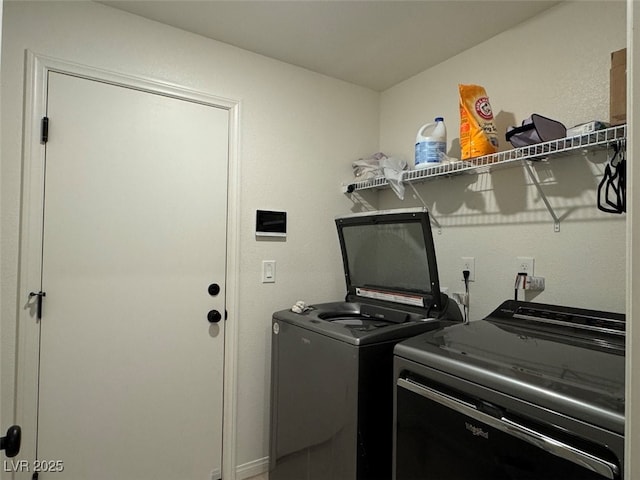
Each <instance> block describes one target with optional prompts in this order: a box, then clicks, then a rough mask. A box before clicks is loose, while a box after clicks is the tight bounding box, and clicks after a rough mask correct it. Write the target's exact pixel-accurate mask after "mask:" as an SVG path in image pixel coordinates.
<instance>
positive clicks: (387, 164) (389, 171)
mask: <svg viewBox="0 0 640 480" xmlns="http://www.w3.org/2000/svg"><path fill="white" fill-rule="evenodd" d="M380 166H382V174H383V175H384V178H386V179H387V182H388V183H389V186H390V187H391V189H392V190H393V191H394V192H395V194H396V195H397V196H398V198H399V199H400V200H404V183H402V171H403V170H406V169H407V162H405V161H404V160H400V159H399V158H395V157H387V158H383V159H382V160H380Z"/></svg>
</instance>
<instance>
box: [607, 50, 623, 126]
mask: <svg viewBox="0 0 640 480" xmlns="http://www.w3.org/2000/svg"><path fill="white" fill-rule="evenodd" d="M609 121H610V122H611V125H619V124H621V123H625V122H626V121H627V49H626V48H623V49H622V50H618V51H617V52H612V53H611V70H610V72H609Z"/></svg>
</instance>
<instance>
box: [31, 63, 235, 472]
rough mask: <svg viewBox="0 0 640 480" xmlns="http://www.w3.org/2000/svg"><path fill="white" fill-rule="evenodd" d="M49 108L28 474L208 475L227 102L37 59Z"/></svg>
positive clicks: (216, 378) (217, 359)
mask: <svg viewBox="0 0 640 480" xmlns="http://www.w3.org/2000/svg"><path fill="white" fill-rule="evenodd" d="M47 116H48V118H49V119H50V127H49V141H48V143H47V146H46V175H45V209H44V211H45V214H44V224H43V231H44V240H43V250H42V257H43V258H42V262H43V263H42V272H43V273H42V290H43V291H44V292H45V293H46V297H45V298H44V301H43V314H42V320H41V351H40V380H39V412H38V441H37V457H38V459H40V460H53V461H61V462H63V463H62V464H63V468H64V473H63V475H62V476H61V475H60V474H55V473H50V474H47V473H45V472H43V473H41V474H40V478H49V477H50V478H65V479H67V480H86V479H92V480H100V479H104V480H114V479H119V480H127V479H130V480H144V479H149V480H151V479H153V480H163V479H166V480H169V479H171V480H176V479H201V480H209V479H211V478H216V477H218V476H219V472H220V469H221V450H222V398H223V395H222V384H223V358H224V319H223V320H222V321H220V322H218V323H210V322H209V321H208V318H207V314H208V312H209V311H211V310H217V311H218V312H220V313H221V316H222V317H224V312H225V289H224V286H225V273H226V272H225V262H226V224H227V222H226V212H227V166H228V128H229V127H228V112H227V111H226V110H223V109H219V108H214V107H211V106H207V105H202V104H199V103H194V102H188V101H183V100H179V99H175V98H169V97H166V96H161V95H157V94H152V93H149V92H143V91H138V90H134V89H130V88H124V87H121V86H115V85H110V84H106V83H101V82H98V81H92V80H87V79H83V78H78V77H74V76H70V75H65V74H61V73H49V80H48V100H47ZM211 284H218V285H219V287H220V292H219V293H218V294H217V295H212V294H210V293H209V291H208V287H209V286H210V285H211Z"/></svg>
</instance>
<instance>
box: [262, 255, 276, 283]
mask: <svg viewBox="0 0 640 480" xmlns="http://www.w3.org/2000/svg"><path fill="white" fill-rule="evenodd" d="M262 283H276V261H275V260H263V261H262Z"/></svg>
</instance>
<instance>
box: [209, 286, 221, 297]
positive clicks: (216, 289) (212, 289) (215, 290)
mask: <svg viewBox="0 0 640 480" xmlns="http://www.w3.org/2000/svg"><path fill="white" fill-rule="evenodd" d="M219 293H220V285H218V284H217V283H212V284H211V285H209V295H211V296H212V297H215V296H216V295H217V294H219Z"/></svg>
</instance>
